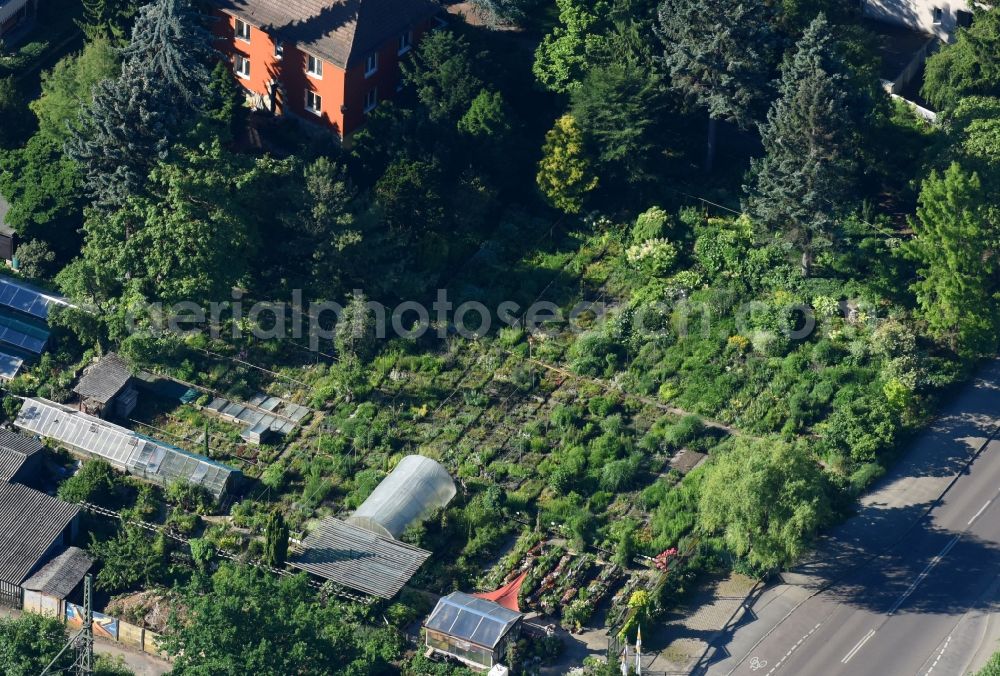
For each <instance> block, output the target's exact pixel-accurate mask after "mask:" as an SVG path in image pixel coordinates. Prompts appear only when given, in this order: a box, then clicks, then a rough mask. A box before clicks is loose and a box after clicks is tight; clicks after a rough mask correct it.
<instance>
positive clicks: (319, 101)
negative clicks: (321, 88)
mask: <svg viewBox="0 0 1000 676" xmlns="http://www.w3.org/2000/svg"><path fill="white" fill-rule="evenodd" d="M310 95H311V96H312V98H313V106H310V105H309V97H310ZM314 106H315V107H314ZM306 111H308V112H310V113H312V114H313V115H322V114H323V97H322V96H321V95H320V94H317V93H316V92H314V91H313V90H311V89H307V90H306Z"/></svg>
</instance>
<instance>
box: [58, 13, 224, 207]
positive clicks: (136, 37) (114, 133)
mask: <svg viewBox="0 0 1000 676" xmlns="http://www.w3.org/2000/svg"><path fill="white" fill-rule="evenodd" d="M208 42H209V41H208V39H207V34H206V32H205V31H204V29H203V28H201V24H200V19H199V18H198V16H197V14H196V13H195V12H194V10H193V9H191V8H190V7H189V5H188V3H187V0H157V1H156V2H152V3H150V4H149V5H146V6H145V7H143V8H142V9H141V10H140V12H139V17H138V19H137V20H136V23H135V26H134V27H133V29H132V39H131V40H130V42H129V44H128V46H127V47H126V48H125V49H124V51H123V56H124V58H123V62H122V69H121V75H119V76H118V77H117V78H114V79H112V78H107V79H104V80H102V81H100V82H99V83H97V86H96V87H95V89H94V100H93V103H92V104H91V106H90V107H89V108H87V109H85V110H84V112H83V116H82V118H81V125H80V127H79V128H78V129H75V130H74V134H73V137H72V138H71V139H70V143H69V146H68V147H69V150H70V156H71V157H72V158H73V159H74V160H76V161H77V162H79V163H80V164H81V165H82V166H83V168H84V175H85V177H86V184H87V187H88V188H89V190H90V192H91V195H92V197H93V198H94V199H95V201H96V202H97V203H98V204H100V205H103V206H105V207H107V208H109V209H111V208H115V207H120V206H122V205H124V204H125V202H126V201H127V200H128V198H129V197H130V196H140V195H143V193H144V190H145V186H146V182H147V176H148V175H149V172H150V169H151V167H152V166H153V164H154V163H155V162H156V161H157V160H158V159H159V160H162V159H165V158H166V156H167V152H168V150H169V149H170V146H171V145H172V144H173V143H174V142H176V141H177V139H178V136H179V134H180V133H181V132H182V131H183V127H184V125H185V124H186V123H187V122H188V121H189V120H190V119H191V117H192V115H194V113H195V112H196V111H198V110H200V109H202V108H204V107H207V106H206V104H207V103H208V102H210V101H211V97H210V89H209V83H210V80H211V78H210V74H209V71H208V64H209V63H210V57H209V45H208Z"/></svg>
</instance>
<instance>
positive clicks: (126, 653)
mask: <svg viewBox="0 0 1000 676" xmlns="http://www.w3.org/2000/svg"><path fill="white" fill-rule="evenodd" d="M20 616H21V611H20V610H17V609H15V608H8V607H7V606H3V605H0V617H20ZM94 652H96V653H98V654H99V655H110V656H111V657H114V658H118V657H121V658H122V659H123V660H125V666H127V667H128V668H129V669H131V670H132V672H133V673H134V674H135V675H136V676H162V675H163V674H169V673H170V668H171V667H170V663H169V662H166V661H164V660H161V659H159V658H157V657H153V656H152V655H150V654H148V653H144V652H142V651H140V650H132V649H131V648H127V647H125V646H123V645H121V644H119V643H112V642H110V641H103V640H101V639H97V640H95V641H94Z"/></svg>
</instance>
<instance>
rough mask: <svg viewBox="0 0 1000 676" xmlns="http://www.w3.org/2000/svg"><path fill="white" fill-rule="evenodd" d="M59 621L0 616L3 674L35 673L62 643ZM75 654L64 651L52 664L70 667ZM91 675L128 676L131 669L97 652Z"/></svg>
mask: <svg viewBox="0 0 1000 676" xmlns="http://www.w3.org/2000/svg"><path fill="white" fill-rule="evenodd" d="M67 639H68V636H67V634H66V627H65V626H64V625H63V623H62V621H60V620H58V619H56V618H54V617H45V616H43V615H36V614H34V613H25V614H24V615H22V616H21V617H18V618H7V617H0V669H3V673H4V675H5V676H38V674H40V673H42V671H44V670H45V668H46V667H47V666H49V663H50V662H52V660H54V659H56V656H57V655H58V654H59V651H60V650H62V648H63V646H64V645H66V641H67ZM75 657H76V655H75V654H74V653H73V651H71V650H68V651H66V653H65V654H64V655H63V656H62V657H61V658H59V660H58V661H57V662H56V663H55V667H56V668H57V669H58V670H59V671H63V670H67V669H70V668H71V667H72V665H73V661H74V659H75ZM94 667H95V668H94V672H93V673H94V676H129V675H130V674H131V673H132V672H131V671H129V670H128V669H127V668H125V667H124V666H123V665H121V664H119V663H117V662H115V661H114V660H112V659H110V658H109V657H107V656H105V655H98V656H97V660H96V664H95V665H94Z"/></svg>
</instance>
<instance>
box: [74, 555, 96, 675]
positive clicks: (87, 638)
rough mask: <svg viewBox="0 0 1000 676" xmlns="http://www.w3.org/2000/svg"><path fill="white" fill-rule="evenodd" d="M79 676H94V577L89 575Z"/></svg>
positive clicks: (81, 639) (84, 583) (85, 595)
mask: <svg viewBox="0 0 1000 676" xmlns="http://www.w3.org/2000/svg"><path fill="white" fill-rule="evenodd" d="M78 664H79V667H78V668H77V674H79V676H93V674H94V596H93V577H92V576H91V575H90V574H88V575H87V577H85V578H84V579H83V632H82V634H81V635H80V660H79V662H78Z"/></svg>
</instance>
